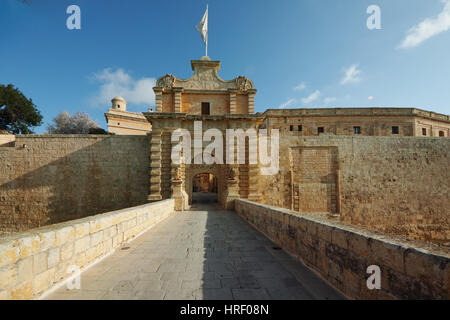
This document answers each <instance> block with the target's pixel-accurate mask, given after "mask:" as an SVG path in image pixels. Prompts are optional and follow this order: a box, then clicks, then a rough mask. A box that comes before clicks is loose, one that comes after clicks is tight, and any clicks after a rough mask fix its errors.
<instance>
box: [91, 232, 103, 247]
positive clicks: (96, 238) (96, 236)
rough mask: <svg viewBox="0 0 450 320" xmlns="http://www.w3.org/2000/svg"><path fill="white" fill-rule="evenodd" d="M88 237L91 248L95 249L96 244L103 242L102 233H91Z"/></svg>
mask: <svg viewBox="0 0 450 320" xmlns="http://www.w3.org/2000/svg"><path fill="white" fill-rule="evenodd" d="M90 237H91V247H95V246H96V245H97V244H99V243H100V242H102V241H103V231H98V232H95V233H92V234H91V235H90Z"/></svg>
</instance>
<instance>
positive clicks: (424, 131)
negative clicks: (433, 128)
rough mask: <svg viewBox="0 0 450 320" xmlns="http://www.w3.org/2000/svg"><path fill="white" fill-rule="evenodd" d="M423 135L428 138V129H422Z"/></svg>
mask: <svg viewBox="0 0 450 320" xmlns="http://www.w3.org/2000/svg"><path fill="white" fill-rule="evenodd" d="M422 135H423V136H426V135H427V129H426V128H422Z"/></svg>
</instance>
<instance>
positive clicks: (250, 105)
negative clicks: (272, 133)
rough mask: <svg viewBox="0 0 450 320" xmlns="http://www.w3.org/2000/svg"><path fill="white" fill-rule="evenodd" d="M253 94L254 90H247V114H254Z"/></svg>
mask: <svg viewBox="0 0 450 320" xmlns="http://www.w3.org/2000/svg"><path fill="white" fill-rule="evenodd" d="M255 94H256V89H249V90H248V114H253V113H255Z"/></svg>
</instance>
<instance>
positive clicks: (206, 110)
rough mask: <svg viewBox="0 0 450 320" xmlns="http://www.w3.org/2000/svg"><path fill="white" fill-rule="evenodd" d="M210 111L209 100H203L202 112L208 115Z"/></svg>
mask: <svg viewBox="0 0 450 320" xmlns="http://www.w3.org/2000/svg"><path fill="white" fill-rule="evenodd" d="M209 112H210V110H209V102H202V114H206V115H208V114H209Z"/></svg>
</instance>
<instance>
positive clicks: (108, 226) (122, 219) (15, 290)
mask: <svg viewBox="0 0 450 320" xmlns="http://www.w3.org/2000/svg"><path fill="white" fill-rule="evenodd" d="M173 212H174V201H173V200H163V201H159V202H155V203H151V204H144V205H141V206H137V207H132V208H127V209H122V210H118V211H112V212H107V213H103V214H99V215H95V216H91V217H87V218H83V219H78V220H73V221H69V222H65V223H59V224H54V225H50V226H47V227H43V228H39V229H33V230H29V231H28V232H24V233H18V234H15V235H14V236H10V237H1V238H0V300H1V299H31V298H36V297H39V295H41V294H42V293H43V292H45V291H46V290H48V289H50V288H51V287H52V286H53V285H54V284H55V283H57V282H60V281H63V280H64V279H67V278H68V277H69V276H71V273H70V270H71V268H69V267H72V266H75V267H78V268H80V269H81V270H82V269H83V268H85V267H86V266H88V265H89V264H92V263H93V262H95V261H96V260H98V259H99V258H101V257H103V256H105V255H106V254H108V253H110V252H112V251H113V250H114V249H115V248H118V247H120V246H121V245H122V244H124V243H126V242H128V241H130V240H132V239H133V238H135V237H136V236H137V235H139V234H140V233H142V232H144V231H146V230H148V229H149V228H151V227H152V226H154V225H156V224H157V223H158V222H160V221H162V220H164V219H165V218H167V217H168V216H169V215H170V214H172V213H173Z"/></svg>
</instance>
